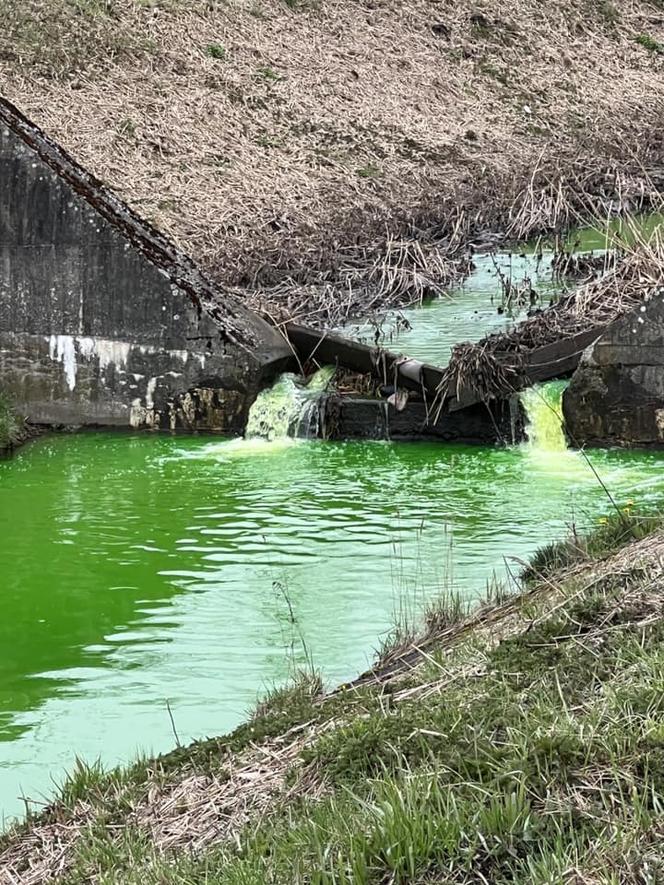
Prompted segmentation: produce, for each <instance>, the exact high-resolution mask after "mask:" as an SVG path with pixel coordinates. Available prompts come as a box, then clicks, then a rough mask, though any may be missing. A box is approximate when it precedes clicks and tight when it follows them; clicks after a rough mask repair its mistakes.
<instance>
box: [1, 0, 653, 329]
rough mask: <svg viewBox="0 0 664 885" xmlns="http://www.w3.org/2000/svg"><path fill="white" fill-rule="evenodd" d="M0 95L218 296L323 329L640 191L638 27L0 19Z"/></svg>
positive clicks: (389, 3)
mask: <svg viewBox="0 0 664 885" xmlns="http://www.w3.org/2000/svg"><path fill="white" fill-rule="evenodd" d="M3 13H4V24H5V26H4V28H3V31H2V33H1V34H0V80H1V81H2V91H3V93H4V94H5V95H6V96H7V97H8V98H9V99H11V100H13V101H15V102H16V103H17V104H18V105H19V106H20V107H21V108H22V109H24V110H25V112H26V113H27V114H28V115H30V116H32V117H33V118H34V119H35V120H36V122H38V123H39V124H41V125H43V126H44V127H45V128H46V129H47V130H48V131H49V132H52V133H53V135H54V136H55V137H56V138H58V139H59V140H61V142H62V143H63V145H64V146H65V147H66V148H68V149H69V150H70V151H71V152H72V153H73V154H74V155H75V156H76V157H77V158H78V159H80V160H81V161H82V162H83V163H84V164H85V165H87V166H88V167H89V168H90V169H91V170H93V171H94V172H96V173H97V174H98V175H99V176H100V177H101V178H102V179H103V180H105V181H106V182H107V183H108V184H110V185H111V186H112V187H114V188H115V189H116V190H117V191H118V192H119V193H120V194H121V195H122V196H123V197H124V198H125V199H127V200H128V201H129V202H130V203H131V204H132V205H133V206H134V207H135V208H136V209H137V210H138V211H139V212H140V213H142V214H143V215H145V216H147V217H148V218H150V219H151V220H153V221H154V222H155V223H156V224H157V225H158V226H160V227H161V228H163V229H164V230H165V231H167V232H168V233H169V234H171V235H172V236H173V237H174V238H175V239H177V240H178V242H179V243H180V244H181V245H182V246H184V247H185V248H186V249H187V250H188V251H189V252H191V253H192V254H193V255H194V256H195V257H196V258H197V259H198V260H199V261H200V262H201V263H202V264H203V265H204V266H205V267H206V268H207V270H208V271H209V272H210V273H211V274H213V275H214V276H215V277H216V278H218V279H219V280H220V281H222V282H223V283H225V284H227V285H230V286H241V287H245V288H246V290H247V291H246V295H247V297H250V298H251V300H252V303H254V304H256V305H258V306H261V307H262V308H263V309H264V310H265V311H266V312H268V313H269V314H271V315H276V316H280V315H283V314H284V313H292V314H295V315H297V316H298V317H299V318H300V319H303V318H304V317H307V316H308V317H309V318H310V319H312V320H314V321H319V322H326V321H330V320H332V319H333V318H338V315H339V314H340V313H344V312H347V311H349V310H357V309H361V308H363V309H364V310H366V309H367V306H368V305H370V304H371V305H373V306H374V307H375V306H376V305H377V304H380V303H381V302H383V301H401V302H403V301H408V300H409V299H412V298H415V299H417V298H418V297H421V296H422V295H426V294H430V293H435V292H437V291H439V289H440V287H441V286H445V285H446V284H447V283H448V282H449V280H450V279H451V278H453V277H454V276H455V275H457V274H459V273H462V272H463V269H464V267H465V265H464V262H463V253H464V250H465V247H466V246H467V244H468V242H469V240H471V239H473V238H475V239H477V238H480V239H481V238H482V237H483V235H484V233H486V232H487V231H499V232H501V233H503V234H506V235H510V236H512V237H524V236H530V235H532V234H534V233H538V232H540V231H543V230H547V231H548V230H553V229H557V228H560V227H562V226H565V225H566V224H569V223H570V222H571V221H573V220H575V219H576V218H578V217H579V216H583V217H589V216H592V217H603V216H604V215H605V214H606V212H607V211H611V210H612V209H615V208H616V206H617V205H618V204H619V203H622V204H629V205H630V206H631V207H632V208H637V207H638V206H639V205H642V204H645V205H647V204H648V203H649V201H650V197H651V195H652V193H653V192H654V191H656V190H658V189H661V188H660V184H661V182H660V180H659V179H660V178H661V171H658V170H661V166H662V160H663V159H664V158H663V157H662V146H661V138H660V122H661V116H662V108H663V106H664V79H663V78H662V66H663V65H664V61H663V56H662V53H661V52H660V48H661V46H662V45H664V23H663V20H662V17H661V10H660V8H659V4H657V3H654V2H649V0H634V2H629V3H628V2H621V0H616V2H608V0H602V2H589V0H563V2H560V3H555V4H553V3H550V4H532V3H527V2H525V0H505V2H503V3H501V4H500V5H499V6H498V7H496V4H491V3H488V2H484V0H472V2H471V0H463V2H461V3H452V2H447V0H443V2H441V3H437V4H433V3H430V2H426V0H410V2H408V3H401V2H396V0H380V2H373V0H333V2H330V0H320V2H319V0H316V2H311V0H229V2H223V3H222V2H209V0H193V2H191V0H187V2H185V0H4V4H3Z"/></svg>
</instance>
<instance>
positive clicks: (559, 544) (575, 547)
mask: <svg viewBox="0 0 664 885" xmlns="http://www.w3.org/2000/svg"><path fill="white" fill-rule="evenodd" d="M661 525H662V517H661V516H659V515H658V514H656V513H643V514H638V513H637V514H634V513H632V512H631V505H628V506H627V507H625V508H624V510H622V511H620V512H618V513H617V512H615V511H612V512H611V513H610V514H609V515H608V516H606V517H601V518H600V519H599V521H598V524H597V526H596V528H595V529H594V530H593V531H592V532H589V533H587V534H585V535H579V534H577V532H576V531H575V530H573V531H572V533H571V535H570V537H568V538H565V539H564V540H562V541H554V542H553V543H551V544H547V545H546V546H544V547H541V548H540V549H539V550H538V551H537V552H536V553H535V554H534V555H533V556H532V557H531V560H530V562H529V564H528V566H527V567H526V569H525V570H524V572H523V575H522V577H523V578H524V579H525V580H526V581H533V580H539V579H541V578H545V577H547V576H548V575H550V574H552V573H553V572H556V571H559V570H560V569H564V568H568V567H569V566H572V565H577V564H579V563H582V562H584V561H587V560H589V559H598V558H601V557H603V556H606V555H608V554H609V553H612V552H614V551H615V550H618V549H620V548H621V547H624V546H625V544H629V543H630V541H638V540H640V539H641V538H644V537H646V536H647V535H649V534H650V533H651V532H653V531H654V530H655V529H657V528H658V527H659V526H661Z"/></svg>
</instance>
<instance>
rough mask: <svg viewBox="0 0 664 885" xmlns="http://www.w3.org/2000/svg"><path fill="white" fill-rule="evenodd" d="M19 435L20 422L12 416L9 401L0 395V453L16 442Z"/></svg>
mask: <svg viewBox="0 0 664 885" xmlns="http://www.w3.org/2000/svg"><path fill="white" fill-rule="evenodd" d="M20 433H21V421H20V420H19V418H18V417H17V416H16V415H15V414H14V412H13V410H12V408H11V406H10V404H9V401H8V400H7V399H6V398H5V397H3V396H2V395H0V452H1V451H2V450H3V449H8V448H11V446H13V445H14V444H15V443H16V442H18V439H19V437H20Z"/></svg>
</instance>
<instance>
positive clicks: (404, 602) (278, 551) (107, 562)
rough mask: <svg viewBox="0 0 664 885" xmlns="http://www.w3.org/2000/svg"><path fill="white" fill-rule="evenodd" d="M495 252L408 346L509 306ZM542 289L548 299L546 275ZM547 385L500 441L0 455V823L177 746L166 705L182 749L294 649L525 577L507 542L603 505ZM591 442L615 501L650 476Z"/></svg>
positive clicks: (422, 352)
mask: <svg viewBox="0 0 664 885" xmlns="http://www.w3.org/2000/svg"><path fill="white" fill-rule="evenodd" d="M588 248H590V246H588ZM595 248H599V246H598V245H597V246H595ZM515 260H517V259H515V258H514V257H512V258H509V257H508V256H503V257H502V258H500V259H499V261H501V262H507V261H510V262H511V263H512V265H513V266H514V262H515ZM518 261H521V262H526V272H528V273H529V274H530V273H531V272H533V273H534V274H538V273H539V271H537V269H536V268H535V269H533V267H532V264H529V262H531V261H534V259H532V257H531V258H524V259H521V258H518ZM487 262H488V259H484V258H482V259H481V260H479V259H478V270H477V273H476V274H475V275H474V276H473V278H472V280H471V281H469V282H468V283H467V284H466V285H465V286H464V287H463V288H462V289H461V290H459V291H457V292H456V293H455V294H454V297H453V298H452V299H450V300H441V301H439V302H436V303H434V304H433V305H430V306H428V307H427V308H425V309H423V310H421V311H417V312H415V311H413V312H410V313H409V318H410V320H411V322H412V324H413V329H412V331H410V332H408V333H405V334H404V335H403V337H402V338H400V339H399V346H400V347H402V348H403V349H404V350H409V351H410V352H411V353H412V354H413V355H415V356H420V357H421V358H427V359H432V360H434V361H440V362H442V361H444V359H446V358H447V355H448V354H449V345H450V344H451V343H453V342H454V341H457V340H464V339H469V338H477V337H479V336H481V335H482V334H483V333H484V332H485V331H486V330H487V329H489V328H495V327H498V326H500V325H504V324H505V323H506V322H510V321H512V318H511V317H509V316H507V317H506V316H505V315H499V314H497V312H496V297H497V296H496V280H495V276H494V272H495V268H493V265H492V264H491V265H489V264H488V263H487ZM517 272H518V273H521V268H519V270H518V271H515V273H517ZM537 280H538V282H537V285H538V286H541V287H546V286H551V287H552V290H553V284H552V282H551V281H550V279H549V277H548V276H547V271H546V269H542V270H541V281H540V280H539V277H537ZM492 298H493V299H494V301H493V303H492ZM559 394H560V387H559V386H558V387H555V386H554V387H549V388H547V389H546V391H545V392H544V399H543V398H542V396H540V395H539V394H537V393H534V394H533V393H530V394H528V395H527V397H526V405H527V408H528V411H529V414H530V415H531V418H532V422H533V427H532V437H533V441H532V442H531V443H530V444H527V445H522V446H518V447H513V448H507V449H499V448H471V447H465V446H443V445H429V444H410V445H408V444H399V445H397V444H387V443H346V444H330V443H319V442H304V441H303V442H294V441H291V440H284V439H281V440H276V441H274V442H271V443H268V442H262V441H248V442H245V441H241V440H235V441H226V442H220V441H215V440H210V439H204V438H181V437H180V438H172V437H166V436H148V435H133V436H132V435H122V434H111V433H106V434H82V435H78V436H59V437H48V438H45V439H42V440H40V441H38V442H36V443H34V444H32V445H30V446H28V447H27V448H25V449H24V450H22V451H21V452H19V453H18V454H17V456H16V457H15V458H14V459H12V460H10V461H4V462H0V538H1V539H2V540H1V543H0V582H1V584H0V599H1V601H2V615H3V616H2V618H1V619H0V814H2V815H4V817H5V818H8V817H11V816H12V815H15V814H20V813H21V812H22V811H23V810H24V804H23V803H22V802H21V801H20V799H19V797H20V796H21V795H27V796H29V797H31V798H32V799H37V800H39V799H41V798H43V797H44V796H45V795H48V794H50V793H51V792H52V789H53V780H54V779H55V780H56V781H57V780H59V779H61V778H62V777H63V774H64V771H65V770H66V769H71V767H72V765H73V764H74V761H75V759H76V757H82V758H83V759H85V760H87V761H90V762H91V761H94V760H95V759H97V758H101V760H102V761H103V762H104V763H105V764H106V765H111V764H113V763H116V762H121V761H128V760H130V759H132V758H133V757H135V756H136V755H137V753H139V752H144V753H150V752H157V751H163V750H167V749H170V748H171V747H172V746H173V744H174V741H175V739H174V736H173V733H172V727H171V721H170V717H169V712H168V709H167V702H168V704H169V705H170V708H171V710H172V713H173V718H174V721H175V725H176V728H177V731H178V734H179V738H180V740H181V741H183V742H186V741H188V740H190V739H193V738H196V737H204V736H207V735H215V734H220V733H223V732H226V731H228V730H229V729H231V728H233V727H234V726H235V725H236V724H238V723H239V722H240V721H241V720H242V719H243V718H245V716H246V714H247V712H248V711H249V710H250V709H251V707H252V706H253V705H254V703H255V701H256V699H257V696H258V695H259V694H260V693H261V691H263V690H264V689H265V688H267V687H269V686H271V685H273V684H274V683H278V682H281V681H283V680H284V679H285V678H287V676H288V675H289V673H290V672H291V671H292V668H293V666H294V663H296V664H297V663H299V664H301V663H302V662H303V661H304V658H305V652H304V650H303V642H304V643H306V646H307V649H308V651H309V654H310V655H311V656H312V657H313V660H314V663H315V664H316V665H317V666H318V667H319V668H320V669H321V670H322V672H323V674H324V676H325V678H326V680H327V681H328V682H330V683H331V682H335V681H339V680H342V679H346V678H349V677H352V676H353V675H354V674H356V673H357V672H358V671H360V670H361V669H363V668H364V667H366V666H367V665H368V664H369V663H370V661H371V659H372V656H373V652H374V650H375V649H376V648H377V647H378V646H379V644H380V642H381V638H383V637H384V636H385V635H386V634H387V633H388V631H389V629H390V626H391V624H392V622H393V619H394V613H395V611H400V610H401V611H403V610H404V609H406V610H407V611H409V612H411V614H414V613H416V611H417V610H418V608H419V607H420V606H421V605H422V603H423V602H424V600H425V599H427V598H430V597H431V596H433V595H435V594H436V593H437V592H439V590H440V589H441V588H444V589H450V588H451V587H453V588H456V589H458V590H461V591H462V592H464V593H466V594H468V595H469V596H472V595H476V594H478V593H480V592H482V590H483V589H484V587H485V585H486V582H487V581H489V580H490V579H491V577H492V575H493V574H494V572H496V573H498V574H499V575H500V576H504V575H505V574H506V571H507V568H512V569H516V570H518V568H519V566H518V564H517V565H515V564H514V563H512V564H511V565H510V564H509V563H508V564H506V563H505V561H504V556H506V555H510V556H513V557H517V558H519V559H525V558H527V557H528V556H529V554H531V553H532V552H533V551H534V550H535V549H536V548H537V547H538V546H540V545H541V544H542V543H545V542H548V541H551V540H553V539H556V538H558V537H560V536H561V535H562V534H564V532H565V530H566V526H567V525H568V524H569V523H571V522H572V521H575V522H576V523H577V524H579V525H581V526H585V525H588V524H591V523H592V522H593V521H594V520H595V519H596V518H597V517H598V516H599V515H600V514H601V513H604V512H606V511H607V510H608V509H609V508H608V504H607V501H606V498H605V497H604V494H603V492H602V490H601V488H600V487H599V485H598V483H597V481H596V479H595V477H594V476H593V474H592V472H591V470H590V469H589V467H588V465H587V464H586V462H585V461H584V459H583V458H582V457H581V456H580V455H579V454H576V453H573V452H570V451H567V450H565V448H564V444H563V441H562V437H561V432H560V427H559V422H558V421H557V420H556V417H555V414H554V412H553V411H552V410H551V409H550V408H549V405H547V402H546V399H547V398H548V399H549V400H550V404H551V403H553V404H554V405H555V404H556V400H557V398H559ZM590 457H591V459H592V461H593V464H594V465H595V466H596V468H597V470H598V471H599V472H600V474H601V476H602V478H603V480H604V482H605V483H606V484H607V486H608V487H609V488H610V489H611V491H612V492H613V494H614V496H615V497H616V499H617V500H618V501H619V502H624V501H626V500H628V499H631V500H633V501H634V502H635V504H636V505H637V506H639V505H646V504H648V503H649V502H650V503H652V502H654V501H656V500H657V499H658V498H659V497H660V496H661V494H662V492H663V491H664V473H663V471H662V467H663V466H664V454H656V453H643V452H641V453H639V452H619V451H616V452H595V453H592V454H591V455H590ZM291 607H292V611H293V613H294V616H295V619H296V623H295V624H293V622H292V618H291V614H290V610H291Z"/></svg>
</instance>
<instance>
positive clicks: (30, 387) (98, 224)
mask: <svg viewBox="0 0 664 885" xmlns="http://www.w3.org/2000/svg"><path fill="white" fill-rule="evenodd" d="M289 359H290V350H289V348H288V347H287V345H286V344H285V342H284V341H283V340H282V338H281V336H279V335H278V333H277V332H276V330H275V329H273V328H272V327H270V326H268V324H266V323H264V322H263V321H262V320H261V319H260V318H258V317H257V316H255V315H253V314H251V313H250V312H249V311H247V310H245V309H244V308H243V306H242V304H241V303H240V302H239V301H238V300H237V299H235V298H233V297H232V296H229V295H228V294H224V293H222V292H220V291H217V290H215V288H214V287H213V286H211V284H210V283H209V281H207V280H206V279H205V278H204V277H203V276H202V275H201V274H200V272H199V271H198V270H197V268H196V267H195V265H194V264H193V262H191V260H190V259H188V258H187V256H185V255H183V254H182V253H180V252H179V251H178V250H177V249H176V248H175V246H173V244H172V243H170V242H169V241H168V240H167V239H166V238H164V237H163V236H162V235H161V234H159V233H158V232H157V231H155V230H154V229H153V228H151V226H150V225H149V224H147V223H146V222H144V221H143V220H141V219H140V218H138V217H137V216H136V215H135V214H134V213H132V212H131V211H130V210H129V209H128V208H127V207H126V206H125V205H124V204H122V202H121V201H120V200H118V198H117V197H115V196H114V195H113V194H110V193H109V192H108V191H106V190H105V188H104V187H103V185H101V183H100V182H98V181H96V180H95V179H94V178H92V176H90V175H89V174H88V173H87V172H85V170H83V169H81V167H79V166H78V165H77V164H76V163H75V162H74V161H73V160H72V159H71V158H70V157H68V156H67V155H66V154H65V153H64V152H63V151H61V150H60V149H59V148H58V147H57V145H54V144H53V143H52V142H51V141H49V139H47V138H46V137H45V136H44V135H43V133H41V132H40V131H39V130H38V129H37V128H36V127H34V126H33V125H32V124H31V123H30V122H29V121H27V120H26V119H25V118H24V117H22V116H21V115H20V114H19V113H18V111H16V109H15V108H12V106H11V105H9V104H7V103H5V102H0V390H2V391H3V392H4V393H6V394H8V395H9V397H10V398H11V400H12V401H13V402H14V404H15V406H16V408H17V410H18V411H19V412H21V413H23V414H25V415H26V416H27V417H29V419H30V420H31V421H33V422H35V423H47V424H75V425H113V426H121V427H136V428H138V427H150V428H157V427H168V428H173V429H178V428H183V429H200V430H215V431H219V432H227V433H235V432H239V431H240V430H241V429H242V427H243V426H244V421H245V418H246V413H247V410H248V408H249V406H250V404H251V402H252V401H253V399H254V397H255V395H256V393H257V392H258V390H259V389H260V387H261V386H263V385H264V384H266V383H269V381H270V380H271V378H272V377H273V376H274V375H275V374H276V373H277V372H278V371H279V370H280V369H281V368H283V366H284V365H285V364H286V363H287V362H288V361H289Z"/></svg>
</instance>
